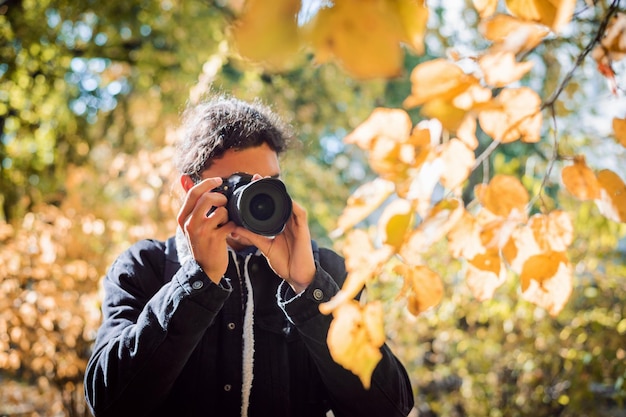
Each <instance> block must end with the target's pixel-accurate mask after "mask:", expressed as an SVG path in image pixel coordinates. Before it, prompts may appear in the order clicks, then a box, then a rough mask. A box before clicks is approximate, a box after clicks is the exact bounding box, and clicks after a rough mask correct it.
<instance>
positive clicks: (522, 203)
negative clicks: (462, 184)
mask: <svg viewBox="0 0 626 417" xmlns="http://www.w3.org/2000/svg"><path fill="white" fill-rule="evenodd" d="M474 193H475V194H476V197H477V198H478V200H479V201H480V203H481V204H482V205H483V206H484V207H485V208H486V209H487V210H489V211H490V212H491V213H493V214H495V215H496V216H501V217H508V216H509V215H510V214H511V212H512V211H513V210H517V211H518V212H520V213H523V212H525V211H526V206H527V205H528V202H529V196H528V191H526V188H524V186H523V185H522V183H521V182H520V180H519V179H518V178H516V177H514V176H511V175H503V174H497V175H495V176H494V177H493V178H492V179H491V181H490V182H489V184H488V185H485V184H478V185H477V186H476V187H475V188H474Z"/></svg>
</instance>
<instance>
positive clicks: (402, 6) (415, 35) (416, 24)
mask: <svg viewBox="0 0 626 417" xmlns="http://www.w3.org/2000/svg"><path fill="white" fill-rule="evenodd" d="M395 6H396V7H397V8H398V11H397V13H398V16H400V20H401V22H402V28H403V36H402V37H401V38H400V40H401V41H403V42H405V43H406V44H407V45H408V46H409V47H410V48H411V49H413V51H414V52H415V53H416V54H418V55H422V54H423V53H424V36H425V35H426V29H427V26H426V24H427V23H428V7H426V2H425V1H424V0H397V1H396V2H395Z"/></svg>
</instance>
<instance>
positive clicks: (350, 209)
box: [331, 178, 395, 237]
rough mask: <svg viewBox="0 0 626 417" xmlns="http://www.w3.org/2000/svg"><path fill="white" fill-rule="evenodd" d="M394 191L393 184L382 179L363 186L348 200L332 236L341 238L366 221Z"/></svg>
mask: <svg viewBox="0 0 626 417" xmlns="http://www.w3.org/2000/svg"><path fill="white" fill-rule="evenodd" d="M394 189H395V186H394V184H393V183H392V182H390V181H386V180H383V179H380V178H376V179H375V180H374V181H372V182H368V183H366V184H363V185H361V186H360V187H359V188H357V189H356V191H355V192H354V193H353V194H352V195H351V196H350V197H349V198H348V202H347V205H346V207H345V208H344V210H343V213H341V216H339V219H338V220H337V229H336V230H335V231H333V232H332V234H331V235H332V236H333V237H337V236H340V235H341V234H342V233H343V232H345V231H346V230H348V229H350V228H352V227H354V226H355V225H356V224H357V223H359V222H361V221H362V220H364V219H365V218H366V217H367V216H369V215H370V214H371V213H372V212H373V211H374V210H376V209H377V208H378V207H379V206H380V205H381V204H382V203H383V202H384V201H385V200H386V199H387V197H389V196H390V195H391V194H392V193H393V191H394Z"/></svg>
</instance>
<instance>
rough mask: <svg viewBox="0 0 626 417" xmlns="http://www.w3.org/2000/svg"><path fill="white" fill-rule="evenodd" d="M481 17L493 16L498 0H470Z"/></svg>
mask: <svg viewBox="0 0 626 417" xmlns="http://www.w3.org/2000/svg"><path fill="white" fill-rule="evenodd" d="M472 3H473V5H474V8H475V9H476V11H477V12H478V15H479V16H480V18H481V19H485V18H487V17H491V16H493V14H494V13H495V12H496V8H497V7H498V0H472Z"/></svg>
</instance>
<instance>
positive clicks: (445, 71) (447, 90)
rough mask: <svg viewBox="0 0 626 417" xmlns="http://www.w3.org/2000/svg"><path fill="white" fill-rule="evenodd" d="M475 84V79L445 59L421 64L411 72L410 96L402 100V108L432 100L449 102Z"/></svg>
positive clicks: (476, 82)
mask: <svg viewBox="0 0 626 417" xmlns="http://www.w3.org/2000/svg"><path fill="white" fill-rule="evenodd" d="M476 84H478V79H477V78H476V77H474V76H472V75H468V74H465V72H463V70H462V69H461V67H459V66H458V65H456V64H454V63H452V62H450V61H447V60H446V59H443V58H440V59H434V60H431V61H427V62H423V63H421V64H419V65H418V66H416V67H415V68H413V71H412V72H411V95H410V96H409V97H407V98H406V100H404V106H405V107H416V106H420V105H422V104H424V103H426V102H428V101H431V100H434V99H442V100H451V99H453V98H454V97H456V96H458V95H459V94H461V93H462V92H464V91H465V90H467V89H468V88H469V87H470V86H472V85H476Z"/></svg>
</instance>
